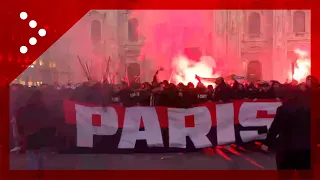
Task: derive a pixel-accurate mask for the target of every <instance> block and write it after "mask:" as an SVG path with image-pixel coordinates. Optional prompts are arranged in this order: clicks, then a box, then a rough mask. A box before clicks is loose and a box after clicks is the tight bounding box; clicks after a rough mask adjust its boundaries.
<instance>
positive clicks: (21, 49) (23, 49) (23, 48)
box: [20, 46, 28, 54]
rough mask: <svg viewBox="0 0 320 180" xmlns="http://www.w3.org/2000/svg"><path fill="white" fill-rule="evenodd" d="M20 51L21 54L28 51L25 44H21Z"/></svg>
mask: <svg viewBox="0 0 320 180" xmlns="http://www.w3.org/2000/svg"><path fill="white" fill-rule="evenodd" d="M20 52H21V54H25V53H27V52H28V48H27V46H21V47H20Z"/></svg>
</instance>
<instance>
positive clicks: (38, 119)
mask: <svg viewBox="0 0 320 180" xmlns="http://www.w3.org/2000/svg"><path fill="white" fill-rule="evenodd" d="M16 121H17V126H18V131H19V134H21V136H23V137H26V143H25V144H26V149H27V157H28V168H29V169H30V170H40V169H43V163H44V162H43V161H44V155H43V148H45V147H50V146H51V144H50V143H52V142H53V140H54V136H55V129H56V127H55V124H54V123H55V122H54V121H52V119H50V111H49V110H48V108H47V107H46V105H45V104H44V103H43V101H42V93H41V92H40V91H39V90H37V91H35V92H34V93H33V95H32V96H31V97H30V99H29V100H28V102H27V104H26V106H24V107H22V108H20V109H19V110H18V112H17V117H16Z"/></svg>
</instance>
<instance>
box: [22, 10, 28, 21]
mask: <svg viewBox="0 0 320 180" xmlns="http://www.w3.org/2000/svg"><path fill="white" fill-rule="evenodd" d="M27 18H28V14H27V13H26V12H21V13H20V19H22V20H26V19H27Z"/></svg>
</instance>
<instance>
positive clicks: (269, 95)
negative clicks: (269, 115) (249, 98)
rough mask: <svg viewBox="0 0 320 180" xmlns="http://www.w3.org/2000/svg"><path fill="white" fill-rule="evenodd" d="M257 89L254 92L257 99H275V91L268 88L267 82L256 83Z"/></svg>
mask: <svg viewBox="0 0 320 180" xmlns="http://www.w3.org/2000/svg"><path fill="white" fill-rule="evenodd" d="M258 86H259V91H258V92H257V94H256V98H257V99H275V98H276V97H275V92H274V91H273V89H271V88H270V85H269V83H267V82H261V83H259V84H258Z"/></svg>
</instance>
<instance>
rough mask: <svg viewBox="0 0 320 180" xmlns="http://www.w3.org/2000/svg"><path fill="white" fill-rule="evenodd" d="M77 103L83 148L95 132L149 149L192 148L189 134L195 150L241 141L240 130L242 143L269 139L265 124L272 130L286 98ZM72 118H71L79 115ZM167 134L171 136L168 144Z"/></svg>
mask: <svg viewBox="0 0 320 180" xmlns="http://www.w3.org/2000/svg"><path fill="white" fill-rule="evenodd" d="M72 103H73V107H74V110H75V111H74V112H70V113H75V116H74V118H75V123H76V127H77V137H76V138H77V146H78V147H93V146H94V142H93V141H94V140H93V139H94V136H95V135H101V136H114V137H115V138H118V139H119V140H118V141H117V143H118V144H116V146H117V148H118V149H133V148H135V145H136V142H137V140H145V141H146V143H147V146H148V147H149V148H152V147H169V148H186V147H187V137H189V138H190V140H191V142H192V143H193V145H194V147H195V148H205V147H212V146H216V145H225V144H231V143H237V141H239V138H237V134H239V136H240V138H241V139H240V141H242V142H249V141H253V140H263V139H264V138H266V132H264V133H262V134H261V133H260V134H259V132H258V130H259V128H260V129H261V128H263V127H265V128H266V129H269V128H270V125H271V123H272V121H273V118H274V116H275V113H276V110H277V108H278V107H279V106H281V102H277V101H270V100H269V101H266V102H247V101H237V102H233V103H225V104H216V103H206V104H205V105H203V106H199V107H194V108H189V109H179V108H164V107H130V108H124V107H106V108H103V107H93V106H90V105H83V104H82V105H81V104H77V103H75V102H72ZM70 104H71V103H70V102H69V105H70ZM69 109H70V107H69ZM68 117H69V121H70V117H73V116H72V115H70V114H69V115H68ZM141 128H143V129H141ZM163 129H167V130H168V131H167V132H168V134H165V135H164V134H163ZM164 136H168V143H167V144H166V143H165V141H164ZM110 143H111V142H110ZM112 143H114V141H113V142H112ZM112 145H113V146H115V144H112ZM106 146H108V144H106Z"/></svg>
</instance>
